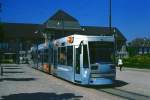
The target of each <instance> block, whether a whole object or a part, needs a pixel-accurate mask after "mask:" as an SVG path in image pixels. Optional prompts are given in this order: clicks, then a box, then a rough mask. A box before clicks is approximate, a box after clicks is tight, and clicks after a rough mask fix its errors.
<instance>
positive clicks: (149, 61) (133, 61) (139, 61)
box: [123, 54, 150, 69]
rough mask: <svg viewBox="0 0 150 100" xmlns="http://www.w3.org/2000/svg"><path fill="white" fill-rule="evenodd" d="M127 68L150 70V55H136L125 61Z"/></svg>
mask: <svg viewBox="0 0 150 100" xmlns="http://www.w3.org/2000/svg"><path fill="white" fill-rule="evenodd" d="M123 63H124V66H125V67H134V68H147V69H150V55H149V54H145V55H136V56H133V57H129V58H125V59H123Z"/></svg>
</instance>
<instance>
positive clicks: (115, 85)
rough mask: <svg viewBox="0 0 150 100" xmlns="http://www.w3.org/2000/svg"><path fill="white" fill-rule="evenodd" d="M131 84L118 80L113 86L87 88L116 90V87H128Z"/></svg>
mask: <svg viewBox="0 0 150 100" xmlns="http://www.w3.org/2000/svg"><path fill="white" fill-rule="evenodd" d="M128 84H129V83H127V82H125V81H122V80H116V81H115V82H114V83H113V84H109V85H95V86H86V87H88V88H94V89H97V88H99V89H105V88H115V87H122V86H125V85H128Z"/></svg>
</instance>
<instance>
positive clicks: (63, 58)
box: [58, 47, 67, 65]
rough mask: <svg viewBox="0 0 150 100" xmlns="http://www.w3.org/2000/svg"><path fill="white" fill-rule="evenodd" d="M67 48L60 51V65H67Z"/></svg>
mask: <svg viewBox="0 0 150 100" xmlns="http://www.w3.org/2000/svg"><path fill="white" fill-rule="evenodd" d="M66 56H67V55H66V47H61V48H59V49H58V60H59V64H61V65H66V61H67V59H66V58H67V57H66Z"/></svg>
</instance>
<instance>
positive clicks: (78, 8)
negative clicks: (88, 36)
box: [0, 0, 150, 41]
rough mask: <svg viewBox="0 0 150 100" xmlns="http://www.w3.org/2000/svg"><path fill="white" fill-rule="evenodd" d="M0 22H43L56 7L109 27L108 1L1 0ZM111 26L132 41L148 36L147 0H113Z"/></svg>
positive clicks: (149, 3) (90, 23)
mask: <svg viewBox="0 0 150 100" xmlns="http://www.w3.org/2000/svg"><path fill="white" fill-rule="evenodd" d="M0 2H1V4H2V12H0V18H1V21H2V22H9V23H35V24H42V23H44V22H45V21H46V20H47V19H48V18H49V17H51V16H52V15H53V14H54V13H55V12H56V11H57V10H59V9H62V10H64V11H65V12H67V13H69V14H70V15H71V16H73V17H75V18H76V19H77V20H78V21H79V22H80V24H81V25H86V26H106V27H107V26H109V20H108V19H109V17H108V15H109V6H108V5H109V0H0ZM112 26H113V27H117V28H118V29H119V30H120V31H121V32H122V33H123V34H124V36H125V37H126V38H127V40H128V41H131V40H133V39H135V38H140V37H150V0H112Z"/></svg>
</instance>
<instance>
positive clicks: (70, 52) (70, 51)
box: [67, 46, 73, 66]
mask: <svg viewBox="0 0 150 100" xmlns="http://www.w3.org/2000/svg"><path fill="white" fill-rule="evenodd" d="M72 63H73V46H68V47H67V66H72Z"/></svg>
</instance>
